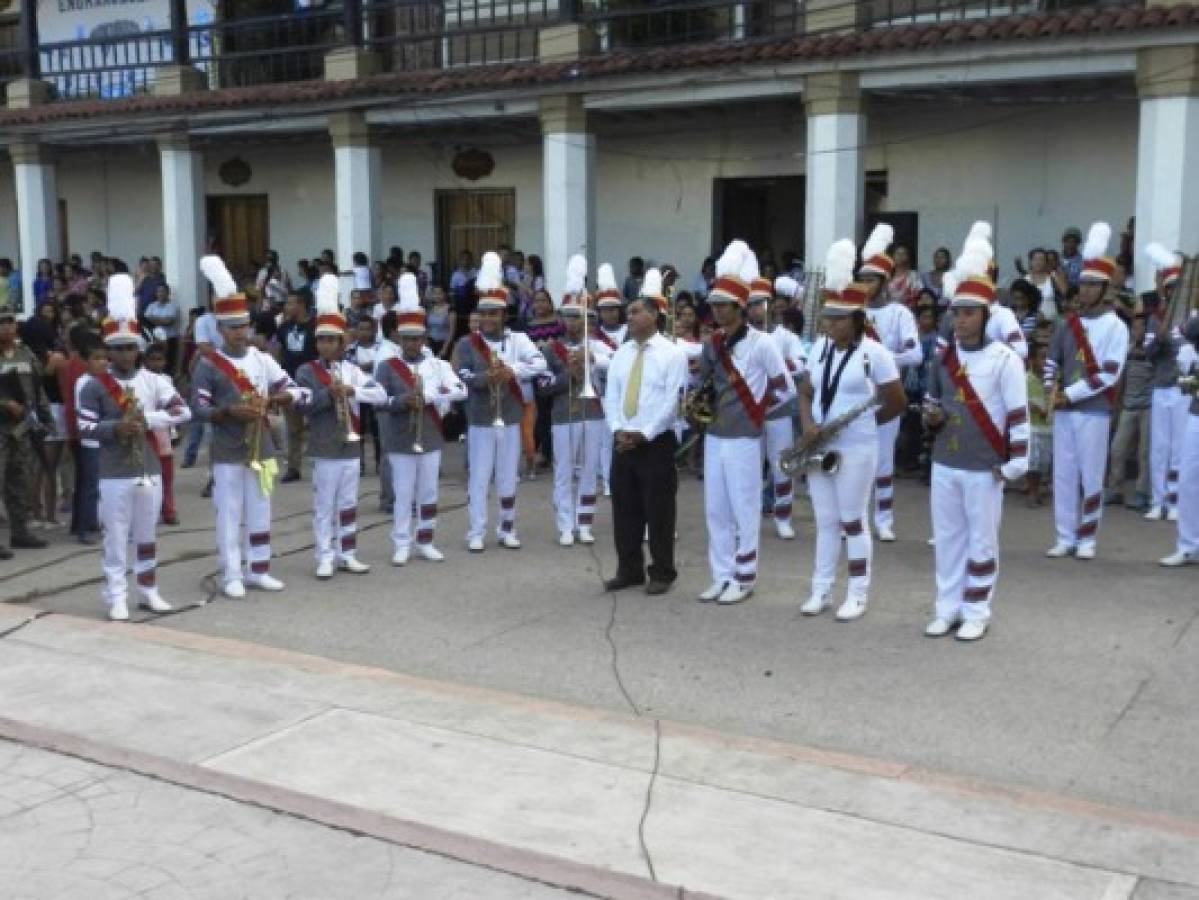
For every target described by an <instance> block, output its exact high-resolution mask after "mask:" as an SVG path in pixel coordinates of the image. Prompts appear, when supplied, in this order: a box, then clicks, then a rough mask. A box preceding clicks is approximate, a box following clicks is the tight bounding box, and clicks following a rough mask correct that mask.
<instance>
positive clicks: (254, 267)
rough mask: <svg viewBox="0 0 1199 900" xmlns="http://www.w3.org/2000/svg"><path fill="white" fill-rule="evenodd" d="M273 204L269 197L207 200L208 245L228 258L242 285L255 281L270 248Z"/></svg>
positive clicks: (255, 196)
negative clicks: (271, 206) (246, 280)
mask: <svg viewBox="0 0 1199 900" xmlns="http://www.w3.org/2000/svg"><path fill="white" fill-rule="evenodd" d="M270 237H271V235H270V203H269V200H268V198H267V195H266V194H220V195H215V196H209V197H208V243H209V245H210V246H211V247H212V248H213V250H214V251H216V252H219V253H220V254H221V256H222V257H224V259H225V265H227V266H228V267H229V271H230V272H231V273H232V274H233V277H234V278H236V279H237V280H238V283H239V284H241V283H242V282H243V281H244V280H245V279H246V278H253V277H254V276H255V275H257V274H258V269H259V268H260V267H261V266H262V263H263V261H264V260H265V259H266V254H267V249H268V248H269V247H270Z"/></svg>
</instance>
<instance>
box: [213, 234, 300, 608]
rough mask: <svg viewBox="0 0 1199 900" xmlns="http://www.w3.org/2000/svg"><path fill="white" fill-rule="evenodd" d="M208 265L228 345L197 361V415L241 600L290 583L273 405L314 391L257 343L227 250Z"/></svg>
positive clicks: (230, 579) (233, 591) (229, 592)
mask: <svg viewBox="0 0 1199 900" xmlns="http://www.w3.org/2000/svg"><path fill="white" fill-rule="evenodd" d="M200 270H201V271H202V272H203V273H204V275H205V277H206V278H207V279H208V280H209V282H211V284H212V289H213V293H214V295H215V300H214V302H213V314H214V315H215V316H216V319H217V324H218V327H219V328H220V332H221V337H222V338H223V339H224V341H225V346H224V349H222V350H213V351H212V352H211V353H209V354H208V355H207V356H205V357H203V358H202V359H201V360H200V361H199V363H197V365H196V369H195V373H194V375H193V377H192V414H193V415H194V416H195V418H196V419H197V420H198V421H200V422H204V423H211V425H212V431H213V441H212V464H213V465H212V476H213V494H212V496H213V504H214V505H215V506H216V539H217V550H218V552H219V554H220V558H221V570H222V578H223V581H224V593H225V596H226V597H229V598H232V599H235V600H239V599H241V598H243V597H245V596H246V585H249V586H250V587H253V588H258V589H259V590H264V591H281V590H283V587H284V584H283V582H282V581H280V580H279V579H277V578H275V577H274V576H272V575H271V493H272V492H273V491H274V489H275V475H276V474H277V472H278V462H277V460H276V458H275V445H274V441H273V440H272V438H271V429H270V425H269V423H268V422H267V411H268V409H270V408H271V407H286V406H290V405H291V404H292V403H294V402H296V401H300V400H304V399H306V398H307V394H308V392H307V391H306V390H305V389H303V388H301V387H299V386H298V385H296V383H295V382H294V381H292V380H291V378H289V377H288V375H287V373H286V372H284V371H283V369H282V368H281V367H280V365H279V364H278V363H277V362H275V360H274V359H272V358H271V357H270V356H268V355H267V354H266V353H263V352H262V351H261V350H257V349H255V348H254V347H251V346H250V345H249V338H250V313H249V311H248V310H247V309H246V298H245V295H244V294H242V293H240V292H239V291H238V290H237V283H236V282H235V281H234V280H233V276H232V275H230V274H229V270H228V269H226V268H225V264H224V262H223V261H222V260H221V259H220V257H217V256H205V257H204V258H203V259H201V260H200ZM243 526H244V528H245V539H244V541H243V540H242V528H243ZM243 561H244V562H245V563H247V564H248V568H249V571H248V573H246V572H243V569H242V563H243Z"/></svg>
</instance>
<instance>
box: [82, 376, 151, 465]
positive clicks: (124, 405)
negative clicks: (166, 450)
mask: <svg viewBox="0 0 1199 900" xmlns="http://www.w3.org/2000/svg"><path fill="white" fill-rule="evenodd" d="M96 381H98V382H100V386H101V387H102V388H104V390H106V391H107V392H108V396H110V397H111V398H112V402H113V403H115V404H116V405H117V409H119V410H120V411H121V415H124V414H125V413H127V412H129V405H130V404H131V403H136V402H137V398H136V397H132V396H130V397H126V396H125V389H124V388H122V387H121V385H120V384H118V383H117V380H116V379H115V378H113V377H112V373H110V372H101V373H100V374H99V375H97V376H96ZM145 438H146V443H147V444H149V445H150V450H151V451H152V452H153V453H154V455H155V456H157V455H158V446H157V445H156V444H155V443H154V432H152V431H150V430H149V429H147V430H146V434H145Z"/></svg>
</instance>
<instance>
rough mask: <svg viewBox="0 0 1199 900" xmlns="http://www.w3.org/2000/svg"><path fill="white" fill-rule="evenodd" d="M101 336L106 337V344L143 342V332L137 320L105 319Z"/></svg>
mask: <svg viewBox="0 0 1199 900" xmlns="http://www.w3.org/2000/svg"><path fill="white" fill-rule="evenodd" d="M100 334H101V335H103V336H104V343H106V344H125V343H129V342H132V343H137V342H138V341H140V340H141V337H142V330H141V327H140V326H139V325H138V324H137V319H126V320H124V321H117V320H116V319H105V320H104V321H103V322H102V323H101V324H100Z"/></svg>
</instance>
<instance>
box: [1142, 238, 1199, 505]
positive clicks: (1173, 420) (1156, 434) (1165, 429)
mask: <svg viewBox="0 0 1199 900" xmlns="http://www.w3.org/2000/svg"><path fill="white" fill-rule="evenodd" d="M1145 255H1146V256H1148V257H1149V259H1150V260H1151V261H1152V262H1153V264H1154V265H1155V266H1156V267H1157V295H1158V298H1159V300H1160V301H1161V302H1160V304H1159V305H1158V308H1157V310H1156V311H1155V312H1154V313H1153V314H1152V315H1150V316H1149V317H1148V319H1147V321H1146V322H1145V353H1146V355H1147V356H1148V357H1149V359H1150V360H1151V361H1152V363H1153V406H1152V412H1151V414H1150V422H1149V472H1150V488H1151V490H1152V492H1153V503H1152V505H1151V506H1150V508H1149V511H1148V512H1146V513H1145V518H1146V519H1163V518H1164V519H1169V520H1170V521H1172V522H1174V521H1177V520H1178V473H1179V470H1180V469H1181V467H1182V445H1183V442H1184V441H1185V439H1186V431H1187V420H1188V419H1189V418H1190V417H1189V416H1188V415H1187V410H1188V409H1189V407H1190V398H1188V397H1186V396H1184V395H1183V393H1182V390H1181V389H1180V388H1179V386H1178V376H1179V366H1178V356H1179V350H1180V348H1182V347H1184V346H1187V343H1186V341H1184V340H1183V338H1182V335H1181V334H1180V333H1178V332H1177V331H1176V332H1174V333H1173V334H1171V333H1170V325H1169V322H1168V321H1167V316H1166V311H1167V309H1168V308H1169V306H1170V299H1171V297H1172V295H1173V294H1174V291H1175V289H1176V287H1177V284H1178V276H1179V275H1181V274H1182V260H1181V259H1180V258H1179V256H1178V254H1176V253H1171V252H1170V251H1168V250H1167V249H1166V248H1165V247H1163V246H1162V245H1161V244H1149V246H1147V247H1146V248H1145Z"/></svg>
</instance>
